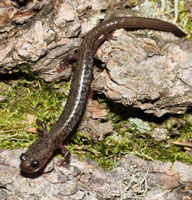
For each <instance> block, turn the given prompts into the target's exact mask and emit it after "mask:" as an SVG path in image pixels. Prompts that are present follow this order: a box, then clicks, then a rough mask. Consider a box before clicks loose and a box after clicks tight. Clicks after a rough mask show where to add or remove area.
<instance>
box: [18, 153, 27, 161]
mask: <svg viewBox="0 0 192 200" xmlns="http://www.w3.org/2000/svg"><path fill="white" fill-rule="evenodd" d="M19 158H20V160H21V161H25V160H26V155H25V154H24V153H22V154H21V155H20V157H19Z"/></svg>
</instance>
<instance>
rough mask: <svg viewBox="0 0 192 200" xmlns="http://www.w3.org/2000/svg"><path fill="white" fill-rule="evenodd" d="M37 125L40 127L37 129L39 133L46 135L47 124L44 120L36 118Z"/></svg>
mask: <svg viewBox="0 0 192 200" xmlns="http://www.w3.org/2000/svg"><path fill="white" fill-rule="evenodd" d="M36 124H37V126H40V127H41V129H37V130H38V132H39V133H40V134H41V135H48V130H47V126H46V124H45V123H44V122H42V121H40V120H39V119H37V120H36Z"/></svg>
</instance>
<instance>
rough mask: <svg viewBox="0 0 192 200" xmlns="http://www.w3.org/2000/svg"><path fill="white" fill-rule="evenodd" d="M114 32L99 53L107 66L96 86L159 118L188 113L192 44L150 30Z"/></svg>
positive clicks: (128, 104)
mask: <svg viewBox="0 0 192 200" xmlns="http://www.w3.org/2000/svg"><path fill="white" fill-rule="evenodd" d="M114 35H115V37H116V39H115V40H109V41H107V42H105V43H104V44H103V46H102V47H101V48H100V49H99V50H98V52H97V57H98V58H99V59H100V60H102V61H103V62H104V63H105V64H106V69H105V70H103V72H102V73H100V74H99V75H97V77H96V79H95V80H94V82H93V84H92V87H93V89H94V90H96V91H97V92H99V93H104V94H105V95H106V96H107V97H108V98H109V99H112V100H113V101H116V102H119V103H122V104H123V105H125V106H131V107H134V108H139V109H141V110H143V111H145V112H146V113H152V114H154V115H156V116H158V117H161V116H163V115H164V114H166V113H172V114H183V113H185V111H186V109H187V108H188V107H190V106H191V105H192V80H191V77H192V68H191V67H192V64H191V57H192V43H191V42H190V41H185V40H181V39H178V38H177V37H174V36H173V35H172V34H170V33H157V32H154V31H149V30H148V31H145V32H144V31H142V32H141V31H137V32H134V33H130V32H126V31H125V30H117V31H116V32H115V33H114Z"/></svg>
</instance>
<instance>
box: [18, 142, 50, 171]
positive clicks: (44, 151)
mask: <svg viewBox="0 0 192 200" xmlns="http://www.w3.org/2000/svg"><path fill="white" fill-rule="evenodd" d="M41 142H42V141H41ZM41 142H39V141H37V142H35V143H34V144H32V145H31V146H30V148H29V149H28V150H27V151H26V152H25V153H22V154H21V155H20V161H21V162H20V169H21V171H22V172H25V173H36V172H38V171H39V170H41V169H42V168H44V167H45V165H46V164H47V162H48V160H49V158H50V157H51V156H52V153H53V152H52V151H51V149H50V148H48V147H49V146H47V145H46V144H45V143H43V142H42V143H41Z"/></svg>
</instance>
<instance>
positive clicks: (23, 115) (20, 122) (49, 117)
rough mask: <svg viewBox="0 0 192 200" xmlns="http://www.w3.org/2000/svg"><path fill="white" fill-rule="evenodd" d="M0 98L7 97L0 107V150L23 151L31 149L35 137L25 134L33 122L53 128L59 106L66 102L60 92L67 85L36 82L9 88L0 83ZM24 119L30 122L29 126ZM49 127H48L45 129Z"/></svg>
mask: <svg viewBox="0 0 192 200" xmlns="http://www.w3.org/2000/svg"><path fill="white" fill-rule="evenodd" d="M0 88H1V93H0V94H1V95H5V96H7V99H6V101H5V102H2V103H0V148H8V149H13V148H23V147H25V146H29V145H31V144H32V143H33V142H34V141H35V140H36V139H37V137H38V135H37V134H32V133H30V132H28V131H27V130H28V129H29V128H31V127H34V126H36V125H35V121H36V119H37V118H39V119H40V120H42V121H44V122H45V123H46V124H50V125H52V124H54V123H55V119H56V118H57V117H58V116H59V114H60V113H61V111H62V106H61V103H62V102H63V101H64V100H65V99H66V95H65V93H64V92H58V91H59V90H61V89H63V90H64V91H65V90H66V88H67V89H68V88H69V84H67V85H66V86H62V85H55V86H53V85H49V84H46V85H45V84H44V85H43V86H42V85H41V84H40V82H39V81H33V82H30V81H26V80H21V81H16V82H15V83H14V84H12V85H6V84H5V83H3V82H0ZM28 116H29V117H31V118H32V119H33V122H32V123H30V122H29V120H28ZM49 127H50V126H48V128H49Z"/></svg>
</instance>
